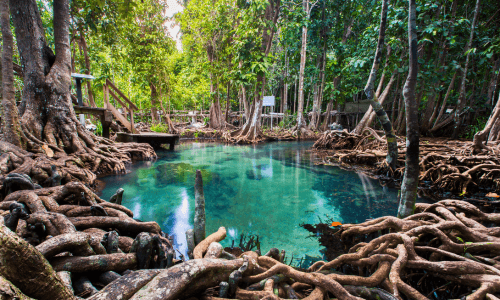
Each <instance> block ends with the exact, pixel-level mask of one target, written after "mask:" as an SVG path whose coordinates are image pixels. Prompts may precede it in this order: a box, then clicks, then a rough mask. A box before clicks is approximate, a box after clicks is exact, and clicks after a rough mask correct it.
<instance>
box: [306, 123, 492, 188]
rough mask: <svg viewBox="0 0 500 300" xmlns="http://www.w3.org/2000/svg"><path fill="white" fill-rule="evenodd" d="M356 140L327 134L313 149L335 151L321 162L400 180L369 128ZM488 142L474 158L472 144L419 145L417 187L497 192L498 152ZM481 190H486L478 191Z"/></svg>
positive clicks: (436, 141)
mask: <svg viewBox="0 0 500 300" xmlns="http://www.w3.org/2000/svg"><path fill="white" fill-rule="evenodd" d="M364 133H365V135H363V136H359V135H355V134H351V133H348V132H347V131H345V130H344V131H341V132H339V131H327V132H325V133H324V134H323V135H322V136H321V137H320V139H318V141H317V142H316V143H315V144H314V148H315V149H318V150H322V149H328V150H330V149H335V150H336V151H335V152H332V153H331V152H327V153H325V155H326V158H325V162H328V163H340V164H359V165H368V166H371V167H374V168H375V173H376V174H381V175H386V176H391V177H393V178H395V179H401V178H402V177H403V174H404V167H400V168H398V169H396V170H395V171H394V172H392V171H391V170H390V168H389V167H388V166H387V164H386V163H385V156H386V144H385V142H384V140H383V139H382V138H380V137H379V136H378V134H377V133H376V132H375V131H374V130H373V129H370V128H367V130H365V132H364ZM405 143H406V142H405V140H404V139H403V138H398V148H399V150H398V152H399V158H398V161H399V165H400V166H403V165H404V163H403V162H404V156H405V153H406V149H405ZM499 145H500V144H498V145H497V144H496V142H491V144H490V147H489V148H488V149H490V151H489V152H484V153H482V154H481V155H474V154H473V152H472V142H468V141H452V140H446V139H422V140H421V141H420V149H421V150H420V185H421V186H423V187H426V188H428V189H430V190H431V191H432V192H436V191H439V190H441V191H443V190H444V191H447V192H451V193H453V194H455V195H457V196H458V195H466V194H470V193H474V192H483V193H488V192H500V151H498V149H497V148H498V146H499ZM482 187H487V188H486V189H485V188H482Z"/></svg>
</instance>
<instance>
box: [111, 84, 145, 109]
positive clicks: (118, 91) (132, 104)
mask: <svg viewBox="0 0 500 300" xmlns="http://www.w3.org/2000/svg"><path fill="white" fill-rule="evenodd" d="M106 84H107V85H109V86H110V87H112V88H113V89H114V90H115V91H116V92H117V93H118V95H120V96H121V97H122V98H123V99H124V100H125V102H127V103H128V104H129V107H130V108H131V109H133V110H139V108H138V107H137V106H136V105H135V104H134V103H132V101H130V100H129V99H128V98H127V96H125V94H124V93H122V91H120V90H119V89H118V88H117V87H116V86H115V85H114V84H113V83H112V82H111V81H110V80H109V79H107V78H106Z"/></svg>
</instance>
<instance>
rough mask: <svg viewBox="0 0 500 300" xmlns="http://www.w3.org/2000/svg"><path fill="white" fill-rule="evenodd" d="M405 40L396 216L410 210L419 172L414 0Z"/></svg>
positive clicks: (405, 214) (411, 212)
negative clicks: (401, 157) (406, 66)
mask: <svg viewBox="0 0 500 300" xmlns="http://www.w3.org/2000/svg"><path fill="white" fill-rule="evenodd" d="M409 2H410V3H409V15H408V42H409V44H410V45H409V46H410V48H409V50H410V69H409V70H408V77H407V78H406V83H405V86H404V88H403V96H404V98H405V107H406V161H405V173H404V177H403V182H402V184H401V198H400V199H399V208H398V217H399V218H405V217H407V216H409V215H412V214H413V211H414V209H415V201H416V200H417V188H418V176H419V131H418V104H417V101H416V99H415V86H416V84H417V73H418V54H417V25H416V19H417V16H416V15H417V13H416V4H415V0H410V1H409Z"/></svg>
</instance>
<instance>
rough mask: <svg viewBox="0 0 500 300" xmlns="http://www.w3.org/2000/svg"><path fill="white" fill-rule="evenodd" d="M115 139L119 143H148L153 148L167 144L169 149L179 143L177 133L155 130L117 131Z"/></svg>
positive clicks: (172, 148)
mask: <svg viewBox="0 0 500 300" xmlns="http://www.w3.org/2000/svg"><path fill="white" fill-rule="evenodd" d="M116 141H117V142H121V143H148V144H150V145H151V146H153V148H160V146H161V145H164V144H169V145H170V150H174V145H176V144H177V145H178V144H179V135H178V134H168V133H157V132H143V133H141V134H132V133H126V132H119V133H117V136H116Z"/></svg>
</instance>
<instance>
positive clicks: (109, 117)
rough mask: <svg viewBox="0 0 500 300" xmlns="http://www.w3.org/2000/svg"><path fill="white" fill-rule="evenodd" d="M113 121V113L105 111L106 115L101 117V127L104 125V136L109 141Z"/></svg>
mask: <svg viewBox="0 0 500 300" xmlns="http://www.w3.org/2000/svg"><path fill="white" fill-rule="evenodd" d="M112 121H113V113H111V111H109V110H106V111H104V115H103V116H101V125H102V136H103V137H105V138H107V139H109V126H110V125H111V122H112Z"/></svg>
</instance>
